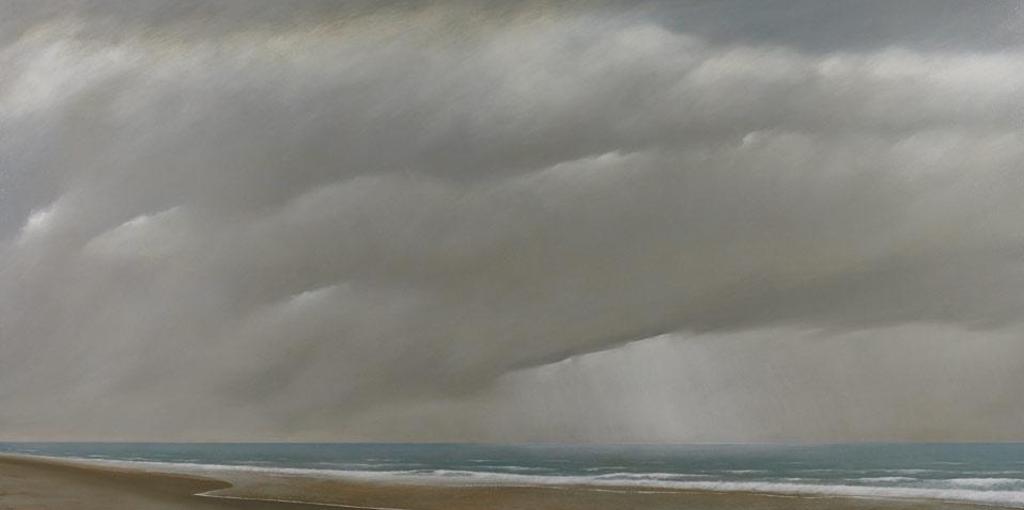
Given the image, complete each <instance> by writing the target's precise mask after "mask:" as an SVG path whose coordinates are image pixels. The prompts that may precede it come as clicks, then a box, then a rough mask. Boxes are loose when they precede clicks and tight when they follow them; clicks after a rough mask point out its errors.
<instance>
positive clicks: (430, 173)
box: [0, 0, 1024, 490]
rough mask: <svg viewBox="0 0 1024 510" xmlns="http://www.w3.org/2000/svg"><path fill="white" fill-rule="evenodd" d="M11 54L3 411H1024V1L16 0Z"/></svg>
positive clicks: (715, 435)
mask: <svg viewBox="0 0 1024 510" xmlns="http://www.w3.org/2000/svg"><path fill="white" fill-rule="evenodd" d="M0 68H2V69H3V70H4V72H3V73H0V440H12V441H13V440H80V441H93V440H138V441H154V440H160V441H172V440H173V441H247V440H249V441H251V440H271V441H285V440H289V441H456V442H465V441H498V442H516V441H581V442H694V441H697V442H701V441H795V442H801V441H802V442H808V441H810V442H832V441H864V440H885V441H888V440H911V441H1002V440H1024V432H1022V430H1024V428H1022V426H1021V425H1022V424H1024V400H1022V393H1021V391H1020V390H1019V388H1021V387H1024V342H1022V338H1024V337H1022V334H1024V326H1022V323H1021V319H1022V317H1024V314H1022V313H1021V312H1022V310H1024V237H1022V235H1021V225H1022V224H1024V179H1022V178H1021V173H1020V170H1021V169H1022V167H1024V131H1022V126H1024V110H1022V108H1021V105H1024V13H1022V10H1021V7H1020V3H1019V2H1010V1H989V2H959V1H946V0H938V1H917V0H908V1H901V2H887V1H886V2H882V1H862V2H841V1H791V2H776V1H774V0H772V1H759V0H758V1H754V0H749V1H739V0H729V1H718V2H659V1H647V2H644V1H641V2H543V1H535V2H511V1H510V2H498V1H494V2H490V1H488V2H468V1H450V2H448V1H435V2H335V1H318V0H312V1H302V2H298V1H289V0H284V1H281V0H245V1H243V0H224V1H216V2H200V1H193V0H160V1H157V0H139V1H127V0H125V1H116V0H87V1H81V2H66V1H59V0H40V1H33V2H17V1H7V2H4V1H2V0H0ZM444 469H448V468H444ZM857 469H859V468H857ZM985 469H988V468H985ZM576 474H577V475H581V476H582V474H580V473H576ZM961 475H962V476H961ZM780 476H781V475H780ZM787 476H788V475H787ZM851 476H853V475H851ZM857 476H861V477H866V478H877V479H879V480H881V479H882V478H893V477H897V476H901V475H898V474H890V473H860V472H858V475H857ZM740 478H742V477H740ZM954 478H970V476H968V475H965V474H963V473H960V474H957V475H956V476H953V475H950V476H949V477H948V478H946V480H952V479H954ZM991 478H993V479H998V478H1004V477H1003V476H1000V475H992V476H991ZM724 479H725V478H723V480H724ZM729 480H731V478H730V479H729ZM744 480H746V479H742V480H740V481H744ZM758 480H760V481H765V480H761V479H758ZM773 480H774V479H773ZM744 483H746V482H745V481H744ZM759 483H760V482H759ZM771 483H775V481H772V482H771ZM814 483H817V482H814ZM843 483H846V482H843ZM879 483H883V482H879ZM893 483H894V484H896V485H899V486H901V487H902V486H903V485H907V486H908V487H918V486H920V487H925V486H927V487H925V488H935V487H932V486H931V485H928V483H931V482H927V483H926V482H920V483H918V482H917V481H913V482H907V484H903V483H902V482H899V481H896V482H893ZM943 483H946V482H943ZM948 483H949V484H952V483H953V482H948ZM972 483H974V482H972ZM1014 483H1016V482H1014ZM915 484H917V485H915ZM922 484H923V485H922ZM883 485H884V483H883ZM947 485H948V484H947ZM997 485H998V484H997ZM944 487H945V486H944ZM1015 487H1016V486H1015ZM946 488H948V489H950V490H953V489H956V490H961V489H963V490H975V489H976V488H969V487H959V486H958V487H953V486H952V485H949V486H948V487H946ZM979 490H980V489H979Z"/></svg>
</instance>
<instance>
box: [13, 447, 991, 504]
mask: <svg viewBox="0 0 1024 510" xmlns="http://www.w3.org/2000/svg"><path fill="white" fill-rule="evenodd" d="M826 501H827V503H826V505H827V507H828V508H830V509H840V510H867V509H889V510H924V509H929V510H935V509H942V510H968V509H978V508H993V507H992V506H982V505H979V504H974V503H959V502H944V501H939V500H910V499H874V498H858V497H836V496H810V495H788V494H771V493H753V492H714V491H704V490H661V489H658V490H653V489H638V488H636V487H585V486H576V485H565V486H543V487H538V486H514V485H508V486H437V485H419V484H398V483H383V482H376V481H375V482H367V481H356V480H345V479H338V478H316V477H310V476H295V475H274V474H272V473H266V474H252V473H234V474H223V475H222V473H217V474H216V475H210V474H209V473H195V474H191V473H190V474H183V473H180V472H162V471H161V472H158V471H153V470H143V469H134V468H128V467H121V466H117V467H112V466H102V465H95V464H90V463H88V462H80V461H75V460H64V459H54V458H50V457H34V456H31V455H0V509H2V510H23V509H24V510H28V509H34V510H58V509H61V510H63V509H83V510H92V509H97V510H98V509H101V508H102V509H118V508H125V509H128V508H131V509H141V510H146V509H153V510H179V509H210V510H216V509H229V508H233V509H240V508H242V509H253V510H312V509H316V508H319V509H323V508H350V509H363V510H367V509H378V510H484V509H488V510H494V509H502V510H506V509H507V510H526V509H534V510H544V509H550V510H556V509H557V510H584V509H587V510H603V509H608V510H612V509H630V508H631V509H652V510H668V509H681V508H682V509H686V508H700V509H704V510H717V509H732V508H744V509H755V510H775V509H795V510H805V509H806V510H811V509H818V508H821V507H822V506H823V503H825V502H826Z"/></svg>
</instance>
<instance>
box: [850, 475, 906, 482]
mask: <svg viewBox="0 0 1024 510" xmlns="http://www.w3.org/2000/svg"><path fill="white" fill-rule="evenodd" d="M852 480H854V481H857V482H867V483H872V482H882V483H899V482H916V481H918V479H917V478H911V477H909V476H867V477H863V478H853V479H852Z"/></svg>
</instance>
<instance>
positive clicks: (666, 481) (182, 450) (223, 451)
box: [0, 443, 1024, 507]
mask: <svg viewBox="0 0 1024 510" xmlns="http://www.w3.org/2000/svg"><path fill="white" fill-rule="evenodd" d="M0 452H8V453H21V454H33V455H45V456H56V457H72V458H77V459H86V460H90V461H94V462H107V463H109V462H115V463H138V464H139V465H143V466H148V467H153V466H154V464H151V463H171V464H175V465H176V466H175V467H189V468H193V469H199V470H203V469H220V470H224V469H237V470H245V471H269V472H273V471H280V472H286V473H302V474H311V475H319V476H341V477H355V478H363V479H365V478H375V479H376V478H380V479H388V480H394V481H408V482H416V483H449V484H517V485H522V484H536V485H547V484H560V483H574V484H588V485H595V486H609V485H615V486H628V487H636V488H637V489H638V490H641V489H643V488H683V489H712V490H723V491H733V490H735V491H762V492H776V493H784V494H832V495H850V496H866V497H912V498H932V499H941V500H951V501H973V502H982V503H992V504H1001V505H1009V506H1019V507H1024V443H999V444H977V443H973V444H904V443H900V444H852V445H851V444H844V445H813V446H810V445H470V444H368V443H359V444H336V443H331V444H296V443H287V444H281V443H231V444H224V443H216V444H214V443H188V444H166V443H0ZM160 465H164V464H157V465H156V466H160Z"/></svg>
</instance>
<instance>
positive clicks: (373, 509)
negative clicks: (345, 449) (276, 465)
mask: <svg viewBox="0 0 1024 510" xmlns="http://www.w3.org/2000/svg"><path fill="white" fill-rule="evenodd" d="M215 490H222V489H215ZM210 492H213V491H208V492H200V493H198V494H194V496H198V497H200V498H216V499H233V500H240V501H263V502H266V503H287V504H292V505H310V506H324V507H328V508H356V509H359V510H409V509H408V508H391V507H386V506H359V505H343V504H340V503H315V502H310V501H299V500H297V499H273V498H247V497H243V496H226V495H224V494H211V493H210Z"/></svg>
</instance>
